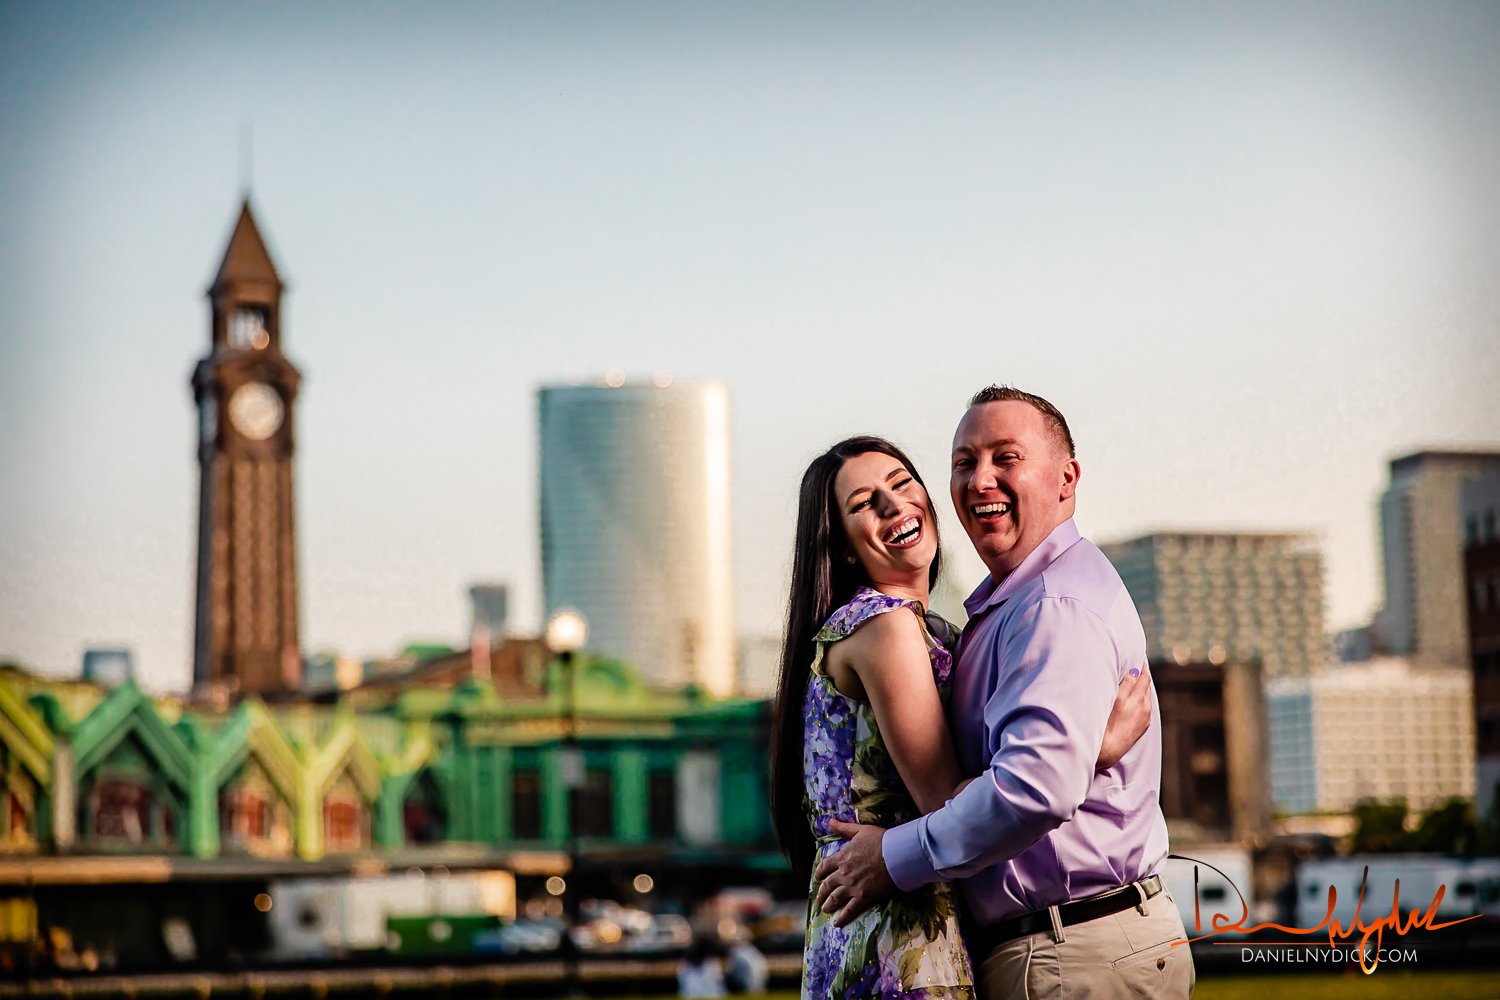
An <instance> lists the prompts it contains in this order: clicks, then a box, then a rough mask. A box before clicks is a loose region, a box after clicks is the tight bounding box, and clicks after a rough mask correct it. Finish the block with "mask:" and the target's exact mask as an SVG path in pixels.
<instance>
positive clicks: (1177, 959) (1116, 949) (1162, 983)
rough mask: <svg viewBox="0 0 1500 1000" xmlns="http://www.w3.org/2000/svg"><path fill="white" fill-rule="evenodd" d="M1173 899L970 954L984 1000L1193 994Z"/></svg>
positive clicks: (1165, 895) (1166, 896)
mask: <svg viewBox="0 0 1500 1000" xmlns="http://www.w3.org/2000/svg"><path fill="white" fill-rule="evenodd" d="M1185 937H1187V934H1185V933H1184V932H1183V927H1182V917H1181V916H1180V915H1179V914H1178V912H1177V904H1176V902H1174V901H1173V899H1172V894H1171V893H1170V892H1167V891H1166V890H1165V889H1163V891H1161V892H1159V893H1157V894H1156V895H1155V896H1152V897H1151V898H1150V899H1148V900H1146V902H1145V903H1143V904H1141V905H1140V906H1132V907H1131V908H1130V909H1128V910H1121V911H1120V912H1119V913H1112V914H1110V915H1109V916H1107V917H1099V918H1098V919H1096V920H1089V921H1087V922H1085V923H1081V924H1073V925H1071V926H1068V927H1063V926H1061V925H1060V924H1055V925H1054V930H1050V931H1039V932H1038V933H1036V934H1028V935H1026V936H1025V937H1019V938H1015V939H1013V940H1010V941H1006V942H1004V943H1003V944H999V945H996V946H995V947H994V948H992V949H991V950H990V951H989V953H988V954H979V953H978V952H975V953H974V954H973V955H972V956H971V957H972V959H973V961H974V975H975V977H976V978H977V979H978V981H979V996H980V998H981V1000H1059V998H1064V997H1110V998H1114V997H1120V998H1125V997H1153V998H1154V997H1167V998H1179V1000H1186V998H1188V997H1191V996H1192V995H1193V985H1194V983H1195V982H1196V981H1197V975H1196V973H1195V972H1194V970H1193V954H1192V952H1191V951H1189V950H1188V946H1187V945H1186V944H1179V945H1175V946H1174V945H1173V944H1172V943H1171V942H1173V941H1181V940H1182V939H1183V938H1185Z"/></svg>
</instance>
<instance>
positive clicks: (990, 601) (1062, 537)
mask: <svg viewBox="0 0 1500 1000" xmlns="http://www.w3.org/2000/svg"><path fill="white" fill-rule="evenodd" d="M1080 537H1082V536H1081V535H1079V534H1078V525H1076V524H1074V523H1073V519H1072V518H1071V517H1070V518H1068V519H1067V520H1066V521H1064V522H1063V523H1062V524H1059V525H1058V526H1057V527H1055V528H1053V529H1052V531H1051V533H1050V534H1048V535H1047V537H1046V538H1044V539H1042V543H1041V544H1040V545H1038V546H1037V547H1036V548H1034V549H1032V550H1031V555H1029V556H1027V557H1026V558H1025V559H1023V560H1022V561H1021V565H1019V566H1017V567H1016V568H1015V571H1014V572H1013V573H1011V574H1010V576H1007V577H1006V578H1005V582H1004V583H1001V584H998V585H997V584H996V583H995V578H994V577H993V576H987V577H985V578H984V582H982V583H981V584H980V585H979V586H978V587H976V588H975V589H974V593H972V594H970V595H969V597H968V600H966V601H964V610H965V611H967V612H968V613H969V617H970V618H973V617H975V616H977V615H978V614H980V612H983V611H985V610H988V609H989V608H992V607H995V606H996V605H998V604H1000V603H1002V602H1003V601H1005V599H1006V598H1008V597H1010V596H1011V595H1012V594H1014V593H1015V592H1016V591H1018V590H1020V589H1021V588H1022V587H1024V586H1025V585H1026V584H1028V583H1030V582H1031V581H1032V580H1035V579H1036V578H1037V577H1038V576H1040V575H1041V573H1042V571H1043V570H1045V569H1046V568H1047V567H1048V566H1051V565H1052V563H1053V562H1054V561H1055V560H1056V559H1057V557H1058V556H1060V555H1062V554H1063V553H1064V552H1066V551H1068V549H1070V548H1072V547H1073V543H1074V542H1076V541H1078V539H1079V538H1080Z"/></svg>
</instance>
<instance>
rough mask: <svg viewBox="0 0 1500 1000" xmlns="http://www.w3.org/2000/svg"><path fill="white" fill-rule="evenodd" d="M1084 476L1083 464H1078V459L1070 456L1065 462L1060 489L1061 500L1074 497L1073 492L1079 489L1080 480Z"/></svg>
mask: <svg viewBox="0 0 1500 1000" xmlns="http://www.w3.org/2000/svg"><path fill="white" fill-rule="evenodd" d="M1082 476H1083V466H1081V465H1079V464H1078V459H1076V458H1070V459H1068V460H1067V461H1066V462H1064V463H1063V467H1062V486H1061V489H1060V490H1059V491H1058V494H1057V499H1058V501H1059V502H1062V501H1067V500H1071V499H1073V493H1074V492H1075V491H1076V490H1077V489H1078V480H1079V479H1080V478H1082Z"/></svg>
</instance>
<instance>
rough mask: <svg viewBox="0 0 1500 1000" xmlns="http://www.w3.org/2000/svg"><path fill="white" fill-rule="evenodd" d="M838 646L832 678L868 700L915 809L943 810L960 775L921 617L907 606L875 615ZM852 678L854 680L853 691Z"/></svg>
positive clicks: (832, 659)
mask: <svg viewBox="0 0 1500 1000" xmlns="http://www.w3.org/2000/svg"><path fill="white" fill-rule="evenodd" d="M833 650H834V655H833V656H832V657H830V661H829V670H828V672H829V675H830V676H831V677H832V678H833V681H834V684H835V685H836V686H837V687H838V689H839V690H840V691H842V692H844V693H845V694H847V695H849V696H850V697H853V698H859V697H863V698H864V699H865V700H867V701H868V702H869V703H870V708H871V709H872V710H873V711H874V713H875V723H876V725H878V726H879V727H880V737H881V740H882V741H883V742H884V743H885V748H886V750H887V752H889V753H890V755H891V760H892V762H893V763H895V765H896V770H897V771H898V772H899V773H900V775H901V780H902V781H903V782H905V784H906V790H907V791H908V792H910V793H911V797H912V800H913V801H914V802H915V803H916V805H917V808H918V809H919V810H920V811H922V812H924V813H928V812H931V811H932V810H934V809H937V808H939V807H941V806H942V804H943V803H944V802H946V801H948V799H949V798H950V797H952V795H953V793H954V791H955V789H956V788H957V786H958V784H959V777H960V776H959V773H958V763H957V761H956V760H955V759H954V756H953V741H952V738H951V737H950V736H949V735H948V720H947V719H946V718H945V717H944V715H943V705H942V702H941V701H940V700H939V699H938V692H937V685H936V684H934V683H933V679H932V661H931V660H930V659H929V655H928V651H927V641H926V638H925V636H924V634H923V630H922V625H921V623H920V622H918V621H917V618H916V615H915V614H909V613H907V612H906V611H903V610H896V611H889V612H886V613H885V614H881V615H876V616H875V617H873V618H871V619H869V620H868V621H866V622H865V623H864V624H862V625H860V627H859V628H858V629H856V630H855V632H854V634H853V635H851V636H850V637H849V638H847V639H845V640H844V641H843V642H840V643H838V644H837V645H836V646H834V647H833ZM841 674H843V675H844V678H841V677H840V675H841ZM850 674H852V675H853V676H852V677H849V675H850ZM846 679H847V680H848V681H852V682H853V683H849V684H848V687H847V688H846V686H845V685H846ZM850 689H854V690H850Z"/></svg>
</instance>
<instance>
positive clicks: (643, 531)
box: [537, 377, 735, 694]
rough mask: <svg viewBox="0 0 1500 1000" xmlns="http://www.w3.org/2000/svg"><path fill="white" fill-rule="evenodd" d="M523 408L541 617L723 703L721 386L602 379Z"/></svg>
mask: <svg viewBox="0 0 1500 1000" xmlns="http://www.w3.org/2000/svg"><path fill="white" fill-rule="evenodd" d="M537 406H538V428H539V433H540V436H541V448H540V454H541V498H540V504H539V505H538V506H539V510H540V512H541V535H542V578H543V579H542V583H543V592H544V599H545V602H546V613H547V614H548V615H549V616H550V615H551V614H553V613H554V612H555V611H557V610H559V609H562V608H574V609H577V610H578V611H580V612H581V613H582V614H583V616H584V617H585V618H586V619H587V620H588V625H589V638H588V645H587V648H588V649H589V650H590V651H593V652H597V653H599V654H602V655H610V656H617V657H619V658H621V659H624V660H627V661H629V662H630V663H632V664H633V665H634V666H635V667H636V668H637V670H639V671H640V674H641V676H642V677H643V678H644V679H645V680H646V682H647V683H648V684H651V685H664V686H676V685H681V684H687V683H698V684H701V685H702V686H703V687H705V688H706V689H708V690H709V691H711V692H713V693H715V694H728V693H730V692H731V691H732V690H733V688H734V685H735V672H734V655H735V632H734V596H733V586H732V583H731V580H732V576H731V560H730V524H729V396H728V392H727V390H726V389H725V387H724V386H723V385H722V384H721V383H718V382H691V383H682V382H676V383H673V382H671V381H670V380H669V379H666V378H658V379H655V380H653V381H651V382H647V383H644V384H636V383H627V382H625V381H624V380H623V379H620V378H615V377H611V378H608V379H607V380H605V381H604V382H601V383H598V384H593V385H570V386H546V387H543V388H542V389H540V390H539V392H538V394H537Z"/></svg>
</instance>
